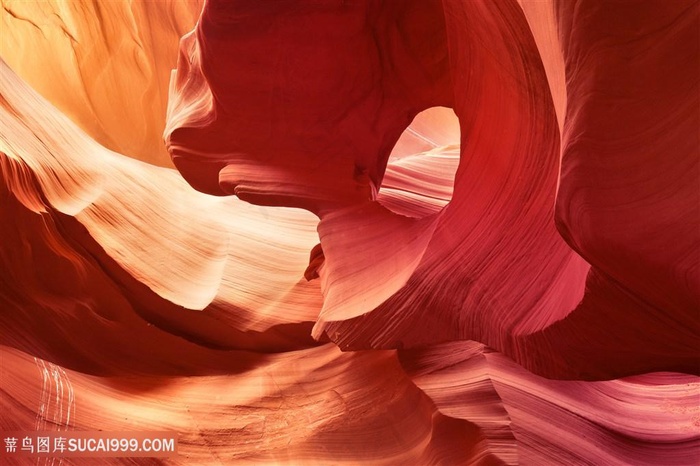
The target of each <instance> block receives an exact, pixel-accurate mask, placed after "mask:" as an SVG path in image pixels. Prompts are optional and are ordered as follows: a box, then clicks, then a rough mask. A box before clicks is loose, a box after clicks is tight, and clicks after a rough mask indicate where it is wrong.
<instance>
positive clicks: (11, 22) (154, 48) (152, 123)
mask: <svg viewBox="0 0 700 466" xmlns="http://www.w3.org/2000/svg"><path fill="white" fill-rule="evenodd" d="M0 3H1V4H2V11H0V21H2V34H0V56H2V58H3V59H4V60H5V61H6V62H7V63H8V64H9V65H10V67H11V68H12V69H13V70H14V71H15V72H16V73H17V74H19V75H20V76H21V77H22V79H24V80H25V81H27V82H28V83H29V84H30V85H31V86H32V87H33V88H34V89H36V90H37V91H39V92H40V93H41V94H42V95H43V96H44V97H46V98H48V99H49V100H50V101H51V102H52V103H53V104H54V105H55V106H57V107H58V108H59V109H60V110H61V111H62V112H63V113H65V114H66V115H67V116H69V117H70V118H71V119H73V121H75V122H76V123H78V125H79V126H80V127H81V128H82V129H83V130H85V131H86V132H87V133H88V134H89V135H90V136H92V137H93V138H94V139H95V140H96V141H97V142H99V143H100V144H102V145H103V146H105V147H107V148H109V149H111V150H114V151H117V152H120V153H122V154H124V155H128V156H130V157H134V158H137V159H139V160H145V161H147V162H150V163H154V164H156V165H161V166H167V167H172V162H171V161H170V157H169V156H168V152H167V151H166V150H165V146H164V144H163V141H162V138H161V135H162V133H163V128H164V126H165V122H164V115H165V109H166V105H167V99H168V81H169V78H170V70H171V69H172V68H173V67H174V66H175V64H176V62H177V42H178V40H179V38H180V37H181V36H182V35H183V34H184V33H185V32H187V31H188V30H190V29H192V26H194V24H195V22H196V21H197V17H198V16H199V13H200V12H201V9H202V5H203V3H204V2H203V0H175V1H172V0H158V1H153V2H149V1H139V2H130V1H108V2H104V1H99V0H88V1H82V0H81V1H68V2H64V1H60V0H47V1H44V0H42V1H36V2H34V1H31V2H28V1H24V0H2V2H0Z"/></svg>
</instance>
